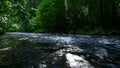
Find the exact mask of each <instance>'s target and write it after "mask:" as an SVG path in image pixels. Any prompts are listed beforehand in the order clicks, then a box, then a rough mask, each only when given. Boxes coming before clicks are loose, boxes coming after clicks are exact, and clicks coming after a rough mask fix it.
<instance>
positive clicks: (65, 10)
mask: <svg viewBox="0 0 120 68" xmlns="http://www.w3.org/2000/svg"><path fill="white" fill-rule="evenodd" d="M119 27H120V0H0V34H4V33H5V32H35V33H70V34H95V35H96V34H115V35H116V34H120V29H119Z"/></svg>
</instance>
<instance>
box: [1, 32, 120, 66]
mask: <svg viewBox="0 0 120 68" xmlns="http://www.w3.org/2000/svg"><path fill="white" fill-rule="evenodd" d="M0 68H120V36H116V35H114V36H112V35H111V36H96V35H92V36H90V35H72V34H61V35H59V34H47V33H44V34H41V33H20V32H7V33H6V34H5V35H2V36H0Z"/></svg>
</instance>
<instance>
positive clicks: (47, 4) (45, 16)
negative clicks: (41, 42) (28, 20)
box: [32, 0, 68, 32]
mask: <svg viewBox="0 0 120 68" xmlns="http://www.w3.org/2000/svg"><path fill="white" fill-rule="evenodd" d="M36 15H37V16H36V17H35V18H34V19H33V20H32V21H33V24H35V30H36V29H39V30H45V31H46V32H65V31H67V26H68V24H67V23H66V22H65V21H66V18H65V4H64V0H43V1H42V3H40V5H39V6H38V9H37V13H36Z"/></svg>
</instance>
